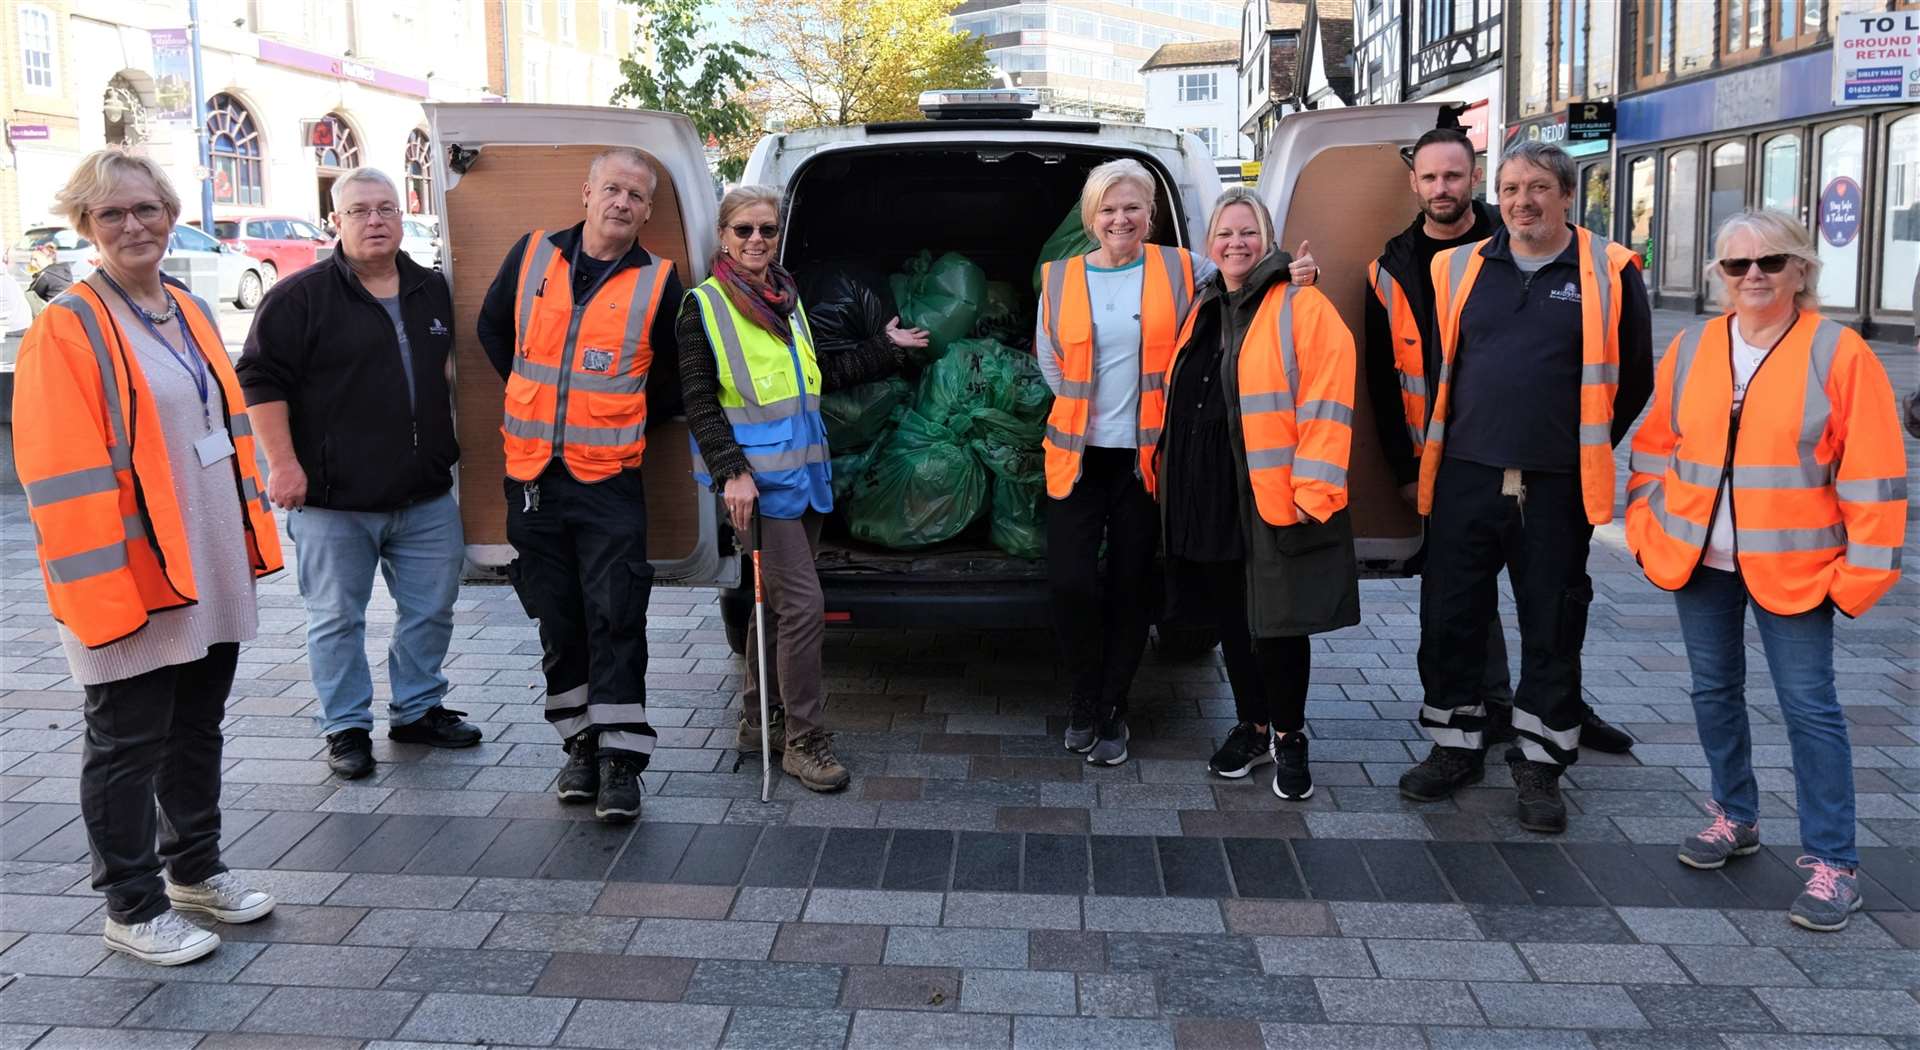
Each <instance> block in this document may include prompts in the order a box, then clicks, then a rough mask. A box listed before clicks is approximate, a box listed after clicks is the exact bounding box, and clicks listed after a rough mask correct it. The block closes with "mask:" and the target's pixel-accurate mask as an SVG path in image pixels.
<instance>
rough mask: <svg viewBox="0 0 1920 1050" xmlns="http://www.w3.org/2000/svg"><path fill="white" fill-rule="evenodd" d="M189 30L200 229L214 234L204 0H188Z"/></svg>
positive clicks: (211, 148) (211, 144) (211, 149)
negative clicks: (203, 51) (202, 48)
mask: <svg viewBox="0 0 1920 1050" xmlns="http://www.w3.org/2000/svg"><path fill="white" fill-rule="evenodd" d="M187 32H188V34H189V36H188V39H189V40H190V41H191V45H190V46H191V47H192V50H193V119H194V122H195V128H194V133H193V135H194V140H195V141H196V142H197V143H198V144H199V147H200V228H201V229H203V230H205V231H207V234H208V235H209V236H211V235H212V234H213V143H212V142H211V141H210V140H209V139H208V138H207V87H206V75H205V74H204V73H203V72H202V71H201V68H200V0H187Z"/></svg>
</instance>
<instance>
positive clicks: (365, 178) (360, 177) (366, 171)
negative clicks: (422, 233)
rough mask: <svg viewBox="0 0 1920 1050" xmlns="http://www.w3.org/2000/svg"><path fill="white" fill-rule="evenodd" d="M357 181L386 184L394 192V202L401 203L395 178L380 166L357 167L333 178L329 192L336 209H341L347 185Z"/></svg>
mask: <svg viewBox="0 0 1920 1050" xmlns="http://www.w3.org/2000/svg"><path fill="white" fill-rule="evenodd" d="M356 182H373V183H378V184H380V185H382V186H385V187H386V188H387V192H388V193H391V194H393V202H394V203H395V204H399V203H400V187H399V186H396V185H394V182H393V179H392V178H391V177H389V176H388V175H387V173H386V172H384V171H381V170H380V169H379V168H355V169H353V170H352V171H350V172H347V173H346V174H345V175H342V176H340V177H339V178H337V179H335V180H333V187H332V188H331V189H330V190H329V191H328V192H329V193H330V194H332V196H333V210H334V211H339V210H340V199H341V198H342V197H345V196H346V195H347V187H348V186H351V185H353V184H354V183H356Z"/></svg>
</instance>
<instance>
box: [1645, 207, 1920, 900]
mask: <svg viewBox="0 0 1920 1050" xmlns="http://www.w3.org/2000/svg"><path fill="white" fill-rule="evenodd" d="M1714 254H1715V259H1716V261H1715V262H1714V263H1713V264H1711V265H1710V266H1709V268H1708V280H1709V281H1711V280H1712V278H1713V276H1714V275H1715V274H1717V275H1718V276H1719V278H1720V292H1721V299H1722V302H1723V304H1724V305H1725V306H1726V308H1727V310H1728V313H1726V314H1724V315H1722V316H1720V317H1716V318H1714V319H1713V320H1711V321H1708V322H1706V323H1704V324H1701V325H1696V326H1694V327H1692V328H1689V329H1687V330H1686V331H1684V332H1682V333H1680V335H1679V336H1678V337H1676V338H1675V339H1674V341H1673V345H1672V346H1670V347H1669V348H1668V349H1667V356H1666V359H1665V360H1663V361H1662V362H1661V363H1660V371H1659V375H1658V377H1657V379H1656V382H1655V386H1654V395H1653V406H1652V408H1651V409H1649V410H1648V413H1647V417H1646V421H1645V422H1644V423H1642V424H1641V426H1640V431H1639V433H1637V434H1635V435H1634V439H1633V458H1632V469H1633V474H1632V477H1631V479H1630V480H1629V481H1628V482H1627V499H1628V505H1627V546H1628V547H1629V548H1631V549H1632V551H1633V553H1634V556H1635V557H1636V558H1638V559H1639V561H1640V566H1641V568H1642V569H1643V570H1645V572H1646V574H1647V578H1648V579H1650V580H1652V581H1653V582H1654V583H1655V584H1657V585H1659V586H1660V587H1663V588H1665V589H1667V590H1670V591H1673V592H1674V604H1675V606H1676V608H1677V609H1678V611H1679V614H1680V634H1681V637H1682V638H1683V639H1685V641H1686V645H1687V662H1688V665H1689V667H1690V668H1691V670H1692V673H1693V715H1694V722H1695V724H1696V725H1697V726H1698V727H1699V731H1700V746H1701V748H1702V750H1704V751H1705V752H1706V755H1707V765H1708V767H1709V768H1710V769H1711V770H1712V773H1713V801H1711V802H1710V803H1708V804H1707V811H1708V812H1709V813H1710V814H1711V815H1712V816H1713V821H1712V823H1710V824H1709V825H1708V826H1707V827H1706V829H1705V830H1703V831H1701V832H1700V833H1699V834H1697V835H1694V836H1693V837H1692V838H1689V839H1687V840H1686V841H1685V842H1683V843H1681V845H1680V853H1679V857H1680V861H1681V863H1683V864H1687V865H1690V866H1692V867H1695V868H1707V869H1712V868H1718V867H1721V866H1722V865H1724V864H1726V863H1727V862H1728V861H1729V860H1731V859H1733V858H1735V857H1742V856H1746V855H1748V854H1752V853H1755V852H1758V851H1759V849H1760V831H1759V826H1758V823H1759V816H1760V813H1759V806H1760V798H1759V787H1758V785H1757V784H1756V783H1755V781H1754V775H1753V756H1752V736H1751V734H1750V732H1749V730H1748V723H1747V705H1746V692H1745V686H1746V674H1747V669H1746V640H1745V631H1744V623H1745V619H1746V611H1747V608H1748V606H1751V607H1752V608H1753V618H1754V623H1755V624H1756V626H1758V628H1759V633H1760V644H1761V646H1762V647H1763V648H1764V649H1765V651H1766V654H1767V670H1768V671H1769V672H1770V673H1771V675H1772V678H1773V690H1774V696H1775V697H1776V698H1777V699H1778V701H1779V704H1780V715H1781V718H1782V719H1783V720H1784V721H1785V722H1786V724H1787V742H1788V743H1789V744H1790V745H1791V747H1792V753H1793V773H1794V782H1795V786H1796V789H1797V791H1796V795H1797V809H1798V812H1799V820H1800V840H1801V848H1802V849H1803V851H1804V852H1805V854H1806V855H1805V856H1803V857H1801V858H1800V861H1799V866H1800V867H1801V868H1803V869H1805V870H1806V872H1807V873H1808V874H1807V879H1806V889H1805V890H1804V891H1803V892H1802V893H1801V894H1800V895H1799V897H1798V898H1797V899H1796V900H1795V901H1794V902H1793V904H1792V906H1791V908H1790V910H1789V912H1788V917H1789V918H1791V919H1792V920H1793V921H1794V922H1795V923H1797V924H1799V925H1801V926H1804V927H1806V928H1807V929H1811V930H1838V929H1840V928H1841V927H1843V926H1845V925H1846V924H1847V917H1848V916H1849V915H1851V914H1852V913H1853V912H1855V911H1858V910H1859V909H1860V906H1861V898H1860V887H1859V880H1858V878H1857V876H1856V868H1857V865H1858V864H1859V862H1860V855H1859V852H1858V850H1857V849H1856V848H1855V845H1854V800H1853V794H1854V788H1853V751H1852V747H1851V745H1850V743H1849V741H1848V737H1847V720H1846V717H1845V716H1844V715H1843V714H1842V712H1841V709H1840V701H1839V697H1838V695H1837V694H1836V692H1835V688H1834V667H1833V613H1834V610H1836V609H1838V610H1839V611H1840V612H1843V613H1845V614H1846V615H1848V616H1859V615H1860V614H1862V613H1864V612H1866V611H1867V609H1868V608H1869V607H1871V606H1872V605H1873V604H1874V602H1876V601H1878V600H1879V599H1880V598H1881V596H1883V595H1885V594H1886V593H1887V591H1888V589H1889V588H1891V587H1892V586H1893V585H1894V582H1895V581H1897V580H1898V579H1899V578H1900V547H1901V544H1902V543H1903V542H1904V540H1905V534H1906V518H1907V498H1906V497H1907V463H1906V454H1905V450H1904V449H1903V448H1902V447H1901V434H1900V419H1899V415H1898V409H1897V408H1896V407H1895V404H1894V398H1893V388H1892V386H1891V385H1890V384H1889V383H1888V382H1887V375H1886V372H1885V371H1884V370H1882V369H1881V367H1880V362H1879V361H1878V359H1876V358H1875V357H1874V354H1873V350H1872V349H1871V348H1869V347H1868V346H1867V344H1866V342H1865V341H1864V340H1862V339H1861V338H1860V336H1859V335H1857V334H1855V333H1854V332H1853V331H1852V330H1851V329H1849V328H1846V327H1845V326H1843V325H1841V324H1839V323H1838V322H1836V321H1832V320H1829V319H1827V318H1825V317H1822V316H1821V315H1820V300H1819V295H1818V293H1817V292H1816V291H1815V290H1816V289H1817V288H1819V286H1820V257H1819V254H1818V253H1817V252H1816V251H1815V249H1814V242H1813V238H1812V236H1811V235H1810V234H1809V233H1808V232H1807V229H1806V227H1805V226H1803V225H1802V224H1801V223H1800V222H1799V220H1797V219H1795V218H1793V217H1791V216H1787V215H1782V214H1780V213H1778V212H1770V211H1749V212H1742V213H1740V214H1738V215H1736V216H1734V217H1733V218H1731V219H1729V220H1728V221H1727V223H1726V225H1724V226H1722V227H1721V228H1720V233H1719V236H1718V238H1717V243H1716V245H1715V252H1714ZM1752 863H1762V864H1764V863H1767V862H1766V861H1757V862H1752Z"/></svg>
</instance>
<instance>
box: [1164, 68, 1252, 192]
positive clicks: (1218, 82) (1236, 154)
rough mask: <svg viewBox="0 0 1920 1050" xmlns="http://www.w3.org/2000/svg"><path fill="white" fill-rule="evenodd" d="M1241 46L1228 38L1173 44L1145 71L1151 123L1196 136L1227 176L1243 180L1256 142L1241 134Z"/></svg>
mask: <svg viewBox="0 0 1920 1050" xmlns="http://www.w3.org/2000/svg"><path fill="white" fill-rule="evenodd" d="M1239 66H1240V45H1239V43H1238V42H1237V41H1235V40H1233V39H1231V38H1228V39H1223V40H1203V41H1200V42H1198V43H1193V44H1167V45H1164V46H1162V47H1161V48H1160V50H1158V51H1155V52H1154V53H1153V57H1152V58H1149V59H1148V60H1147V62H1146V64H1145V65H1143V66H1141V67H1140V72H1141V74H1142V75H1143V76H1144V77H1146V81H1147V116H1146V123H1147V124H1148V125H1149V126H1151V127H1156V128H1172V129H1174V130H1175V131H1184V132H1187V133H1189V134H1192V135H1194V136H1196V137H1198V138H1199V139H1200V141H1202V142H1204V143H1206V144H1207V149H1208V150H1209V151H1211V152H1212V154H1213V157H1214V160H1215V161H1216V163H1217V164H1218V165H1219V167H1220V168H1221V171H1222V172H1223V174H1224V173H1226V172H1228V171H1231V173H1232V175H1233V177H1234V178H1235V179H1238V178H1239V177H1240V161H1242V160H1250V159H1252V157H1253V142H1252V140H1250V139H1248V138H1247V137H1246V136H1245V135H1242V134H1241V133H1240V93H1239V91H1238V90H1237V88H1238V83H1239V72H1238V71H1239Z"/></svg>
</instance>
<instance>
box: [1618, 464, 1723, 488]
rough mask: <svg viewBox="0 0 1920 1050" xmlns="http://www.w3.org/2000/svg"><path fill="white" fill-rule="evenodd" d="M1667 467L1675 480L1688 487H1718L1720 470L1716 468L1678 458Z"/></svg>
mask: <svg viewBox="0 0 1920 1050" xmlns="http://www.w3.org/2000/svg"><path fill="white" fill-rule="evenodd" d="M1667 466H1668V468H1669V469H1671V470H1672V471H1673V476H1674V478H1675V479H1676V480H1679V481H1684V482H1686V483H1687V484H1689V485H1698V486H1700V487H1701V488H1718V487H1720V474H1721V468H1720V467H1718V466H1709V465H1708V464H1705V463H1695V462H1693V461H1692V460H1690V459H1681V458H1680V457H1679V456H1675V457H1673V459H1671V460H1669V461H1668V464H1667ZM1635 469H1638V468H1635Z"/></svg>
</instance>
